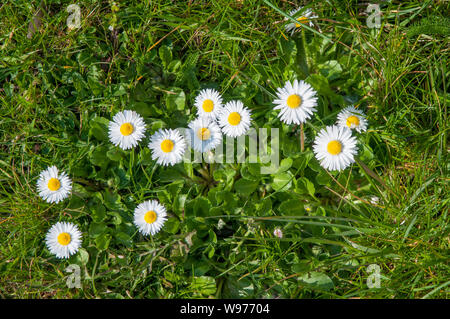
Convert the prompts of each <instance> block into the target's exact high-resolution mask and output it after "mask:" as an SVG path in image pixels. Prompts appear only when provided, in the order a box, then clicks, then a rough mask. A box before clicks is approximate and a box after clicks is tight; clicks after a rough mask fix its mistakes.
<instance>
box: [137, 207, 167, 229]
mask: <svg viewBox="0 0 450 319" xmlns="http://www.w3.org/2000/svg"><path fill="white" fill-rule="evenodd" d="M166 220H167V213H166V208H165V207H164V206H163V205H161V204H160V203H159V202H158V201H157V200H148V201H145V202H143V203H141V204H139V205H138V206H137V207H136V209H135V210H134V224H135V225H136V226H137V228H138V229H139V231H140V232H141V233H142V234H143V235H148V234H151V235H155V234H156V233H157V232H159V231H160V230H161V228H162V226H163V225H164V223H165V222H166Z"/></svg>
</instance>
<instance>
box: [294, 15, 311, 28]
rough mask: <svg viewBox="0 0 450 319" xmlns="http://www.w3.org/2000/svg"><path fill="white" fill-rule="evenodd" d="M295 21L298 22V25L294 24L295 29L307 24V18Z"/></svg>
mask: <svg viewBox="0 0 450 319" xmlns="http://www.w3.org/2000/svg"><path fill="white" fill-rule="evenodd" d="M297 21H298V22H299V23H296V24H295V27H296V28H300V26H301V25H302V24H306V23H308V18H307V17H300V18H298V19H297Z"/></svg>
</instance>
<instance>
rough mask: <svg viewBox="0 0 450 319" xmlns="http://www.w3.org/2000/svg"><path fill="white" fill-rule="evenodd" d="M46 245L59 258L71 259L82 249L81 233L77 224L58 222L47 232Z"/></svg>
mask: <svg viewBox="0 0 450 319" xmlns="http://www.w3.org/2000/svg"><path fill="white" fill-rule="evenodd" d="M45 243H46V245H47V248H48V250H50V252H51V253H52V254H54V255H56V257H57V258H69V256H71V255H74V254H76V252H77V251H78V249H79V248H80V247H81V232H80V231H79V229H78V226H77V225H75V224H72V223H67V222H58V223H56V224H55V225H53V226H52V227H51V228H50V230H49V231H48V232H47V236H46V237H45Z"/></svg>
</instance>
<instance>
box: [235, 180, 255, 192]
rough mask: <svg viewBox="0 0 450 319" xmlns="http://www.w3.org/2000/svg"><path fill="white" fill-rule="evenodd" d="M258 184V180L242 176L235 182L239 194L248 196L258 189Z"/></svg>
mask: <svg viewBox="0 0 450 319" xmlns="http://www.w3.org/2000/svg"><path fill="white" fill-rule="evenodd" d="M258 184H259V183H258V182H256V181H250V180H248V179H245V178H241V179H239V180H237V181H236V182H235V183H234V189H235V190H236V192H237V193H238V194H240V195H243V196H248V195H250V194H251V193H253V192H254V191H255V190H256V187H258Z"/></svg>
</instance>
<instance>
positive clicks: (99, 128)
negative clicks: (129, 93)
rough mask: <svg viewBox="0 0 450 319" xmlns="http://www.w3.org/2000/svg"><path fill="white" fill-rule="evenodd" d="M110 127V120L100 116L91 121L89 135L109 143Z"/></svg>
mask: <svg viewBox="0 0 450 319" xmlns="http://www.w3.org/2000/svg"><path fill="white" fill-rule="evenodd" d="M108 125H109V120H108V119H106V118H104V117H100V116H97V117H94V118H93V119H91V120H90V121H89V135H91V136H93V137H95V138H96V139H97V140H99V141H108V140H109V137H108Z"/></svg>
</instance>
